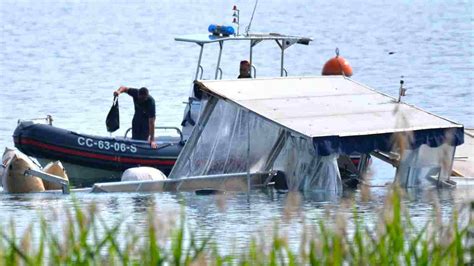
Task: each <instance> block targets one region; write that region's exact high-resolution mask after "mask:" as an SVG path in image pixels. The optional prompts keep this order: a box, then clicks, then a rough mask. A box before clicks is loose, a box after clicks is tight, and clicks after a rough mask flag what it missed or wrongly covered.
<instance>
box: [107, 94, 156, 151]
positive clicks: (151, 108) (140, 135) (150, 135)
mask: <svg viewBox="0 0 474 266" xmlns="http://www.w3.org/2000/svg"><path fill="white" fill-rule="evenodd" d="M123 92H126V93H127V94H128V95H130V96H131V97H132V98H133V104H134V105H135V114H134V115H133V120H132V139H136V140H146V141H148V142H149V143H150V146H151V147H152V148H153V149H156V147H157V145H156V142H155V99H153V97H151V95H150V94H149V93H148V89H147V88H145V87H143V88H140V89H139V90H138V89H133V88H128V87H124V86H121V87H120V88H118V90H116V91H114V96H118V95H120V94H121V93H123Z"/></svg>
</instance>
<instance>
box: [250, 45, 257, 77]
mask: <svg viewBox="0 0 474 266" xmlns="http://www.w3.org/2000/svg"><path fill="white" fill-rule="evenodd" d="M253 46H254V44H253V41H250V55H249V63H250V72H252V67H253V65H252V57H253ZM255 72H256V71H255ZM250 74H252V73H250ZM253 77H254V78H255V75H254V76H253Z"/></svg>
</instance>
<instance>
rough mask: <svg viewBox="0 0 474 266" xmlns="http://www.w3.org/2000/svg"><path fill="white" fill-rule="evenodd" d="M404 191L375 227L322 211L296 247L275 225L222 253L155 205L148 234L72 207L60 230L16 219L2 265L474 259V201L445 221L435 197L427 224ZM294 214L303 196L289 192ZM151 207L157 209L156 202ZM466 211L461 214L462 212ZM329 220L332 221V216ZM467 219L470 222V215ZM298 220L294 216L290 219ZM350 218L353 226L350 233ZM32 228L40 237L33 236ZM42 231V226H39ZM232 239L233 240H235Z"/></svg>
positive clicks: (5, 232) (1, 242) (1, 252)
mask: <svg viewBox="0 0 474 266" xmlns="http://www.w3.org/2000/svg"><path fill="white" fill-rule="evenodd" d="M402 193H403V191H402V190H400V189H399V188H396V187H393V188H391V189H390V191H389V193H388V194H387V196H386V200H385V204H384V206H383V209H382V211H381V213H380V214H379V218H378V221H377V222H376V224H375V226H373V228H369V227H368V226H367V225H366V224H365V223H364V221H363V220H362V219H361V217H359V216H358V215H357V212H356V211H354V214H353V218H352V220H350V221H349V220H347V219H346V218H343V217H342V216H337V215H336V216H335V217H332V218H329V217H323V218H321V219H319V221H316V222H312V223H310V224H309V226H307V225H306V224H305V225H304V229H303V231H302V233H301V235H300V239H299V245H298V247H297V249H296V250H295V249H294V248H293V247H290V245H289V243H288V239H287V237H286V236H285V235H284V234H282V233H281V232H279V230H278V227H279V226H278V224H277V223H275V224H274V229H273V235H267V236H265V238H266V239H260V238H261V237H259V236H253V237H252V240H251V241H250V242H249V244H248V247H247V248H246V249H244V250H243V251H242V252H239V254H223V253H222V251H220V250H219V247H218V246H217V245H216V244H215V242H214V239H213V236H212V235H208V236H206V237H204V238H202V237H201V238H199V239H197V237H196V232H195V231H193V229H192V228H187V226H186V219H185V218H186V217H184V215H183V214H182V215H181V217H179V219H178V222H175V221H173V220H168V221H165V220H163V218H158V217H157V215H156V213H155V212H154V211H149V214H148V219H147V221H146V225H145V227H144V229H143V231H142V232H135V230H133V228H126V227H125V226H124V225H123V224H122V223H121V222H117V223H115V224H113V225H112V226H110V225H108V224H107V223H105V221H103V220H102V219H101V218H100V215H99V213H98V211H97V209H96V207H95V206H94V205H90V206H87V207H79V206H78V205H77V204H76V205H75V206H74V209H73V210H71V211H66V212H65V215H66V219H65V222H61V224H60V225H59V228H56V227H55V226H54V225H51V224H50V223H48V221H47V220H46V219H45V218H44V217H40V219H39V222H38V223H36V224H35V223H31V224H30V226H29V227H28V228H27V229H26V230H25V233H24V234H23V235H22V236H17V235H16V233H15V225H14V221H12V222H11V224H10V227H9V228H0V265H348V264H350V265H465V264H469V263H473V262H474V202H467V203H465V204H463V205H462V206H461V207H460V208H459V210H454V211H453V215H452V217H451V219H450V221H449V222H447V223H443V222H442V217H441V215H440V213H439V209H437V207H436V206H437V205H436V202H434V203H433V206H434V210H433V215H432V219H431V220H430V221H428V222H427V223H426V224H425V225H424V226H422V227H421V229H420V227H419V226H417V227H416V228H418V229H416V228H415V226H414V224H413V223H412V222H411V219H410V214H409V210H407V209H406V208H405V207H404V206H403V203H402V200H401V196H402ZM287 197H288V198H287V203H288V204H290V206H289V209H290V212H297V211H295V210H296V209H298V205H299V204H300V202H299V195H296V197H294V196H292V195H291V193H290V194H289V195H287ZM150 209H152V208H150ZM461 213H462V214H467V216H466V215H460V214H461ZM326 218H327V219H329V220H326ZM466 218H467V220H466ZM290 219H291V218H290ZM348 223H353V224H354V225H355V226H354V229H353V230H351V232H349V231H348V226H347V224H348ZM33 228H38V230H37V231H36V232H35V233H36V234H38V236H39V238H38V239H39V241H32V238H33V237H32V235H33ZM35 230H36V229H35ZM230 241H231V240H230Z"/></svg>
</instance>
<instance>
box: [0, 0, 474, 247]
mask: <svg viewBox="0 0 474 266" xmlns="http://www.w3.org/2000/svg"><path fill="white" fill-rule="evenodd" d="M233 4H234V2H231V1H210V0H206V1H156V2H154V1H8V0H1V1H0V25H1V28H0V30H1V36H0V88H1V89H0V148H1V149H3V147H6V146H13V143H12V138H11V135H12V133H13V130H14V128H15V126H16V123H17V120H18V119H29V118H37V117H45V116H46V115H47V114H50V115H52V116H53V119H54V122H53V123H54V125H56V126H58V127H62V128H67V129H71V130H74V131H79V132H82V133H89V134H99V135H106V134H107V133H106V129H105V123H104V121H105V116H106V114H107V112H108V109H109V108H110V105H111V102H112V92H113V90H115V89H117V88H118V87H119V86H120V85H126V86H131V87H141V86H146V87H148V88H149V89H150V91H151V94H152V95H153V96H154V98H155V99H156V100H157V122H158V125H167V126H177V125H179V124H180V122H181V118H182V112H183V108H184V105H183V103H182V102H183V101H185V100H186V99H187V95H188V92H189V90H190V87H191V82H192V80H193V75H194V71H195V67H196V66H195V64H196V62H197V57H198V52H199V47H198V46H197V45H193V44H189V43H178V42H175V41H174V37H176V36H178V35H182V34H190V33H206V32H207V27H208V25H209V24H211V23H217V24H224V23H227V24H229V23H230V22H231V20H232V17H231V16H232V11H231V8H232V5H233ZM235 4H237V5H238V6H239V8H240V9H241V22H242V25H243V26H242V29H241V30H243V29H245V26H246V25H247V23H248V21H249V19H250V15H251V13H252V8H253V5H254V2H253V1H236V2H235ZM473 14H474V8H473V3H472V1H447V0H446V1H416V2H412V1H376V2H374V1H319V2H317V1H311V0H298V1H259V3H258V7H257V11H256V13H255V18H254V20H253V24H252V27H251V31H253V32H279V33H285V34H294V35H304V36H308V37H312V38H313V39H314V41H313V42H312V43H311V44H310V45H309V46H300V45H296V46H294V47H291V48H289V49H288V50H287V53H286V55H287V57H286V60H285V64H286V69H287V70H288V72H289V75H293V76H294V75H304V76H307V75H319V74H320V72H321V68H322V66H323V64H324V63H325V61H326V60H327V59H329V58H330V57H333V56H334V50H335V48H336V47H338V48H339V49H340V52H341V55H342V56H344V57H345V58H346V59H347V60H348V61H349V62H350V63H351V65H352V67H353V69H354V76H353V78H354V79H355V80H357V81H360V82H362V83H365V84H367V85H369V86H371V87H374V88H376V89H378V90H380V91H383V92H385V93H387V94H390V95H394V96H395V95H397V93H398V87H399V80H400V76H404V79H405V82H406V83H405V84H406V87H407V88H408V93H407V96H406V97H405V98H404V100H405V101H407V102H409V103H412V104H415V105H417V106H419V107H421V108H424V109H426V110H428V111H431V112H434V113H436V114H438V115H441V116H444V117H446V118H449V119H452V120H454V121H456V122H459V123H462V124H464V125H465V127H474V108H473V102H474V74H473V73H474V55H473V52H474V29H473V28H474V15H473ZM203 56H204V57H203V58H204V61H203V66H204V70H205V73H204V76H203V78H204V79H212V78H213V76H214V75H213V73H214V72H213V71H212V69H213V67H214V66H215V63H216V61H217V45H215V46H212V47H210V46H209V48H206V49H205V52H204V55H203ZM279 56H280V52H279V49H278V48H277V46H276V44H275V43H267V44H266V43H262V44H259V45H257V46H256V48H255V50H254V64H255V65H256V66H257V74H258V76H259V77H264V76H278V75H279V58H280V57H279ZM245 58H248V45H247V44H245V45H243V44H238V43H235V44H230V45H228V46H226V47H224V54H223V58H222V66H223V67H222V68H223V77H224V78H235V77H236V76H237V75H238V67H239V66H238V62H239V61H240V60H241V59H245ZM120 105H121V106H120V107H121V129H120V130H119V131H118V133H117V135H122V134H123V133H124V131H125V130H126V129H127V128H128V127H129V125H130V124H131V118H132V115H133V105H132V101H131V100H130V99H129V98H127V97H121V102H120ZM373 168H374V169H375V173H374V176H373V177H372V179H371V180H370V182H371V184H373V185H375V186H377V185H383V184H385V183H386V182H389V181H391V180H392V178H393V169H392V168H391V167H389V166H384V165H383V164H381V163H380V162H377V161H375V162H374V167H373ZM386 191H387V189H386V188H383V187H374V188H372V189H371V194H372V198H371V200H370V201H368V202H361V200H360V198H361V197H360V193H359V192H358V191H355V192H352V193H348V194H347V195H345V196H344V197H340V196H335V195H327V194H324V193H323V194H317V195H311V196H307V197H305V198H304V199H303V201H302V202H301V207H302V208H301V209H302V213H303V216H304V217H306V218H307V220H309V221H314V220H317V219H323V218H324V215H323V214H324V213H325V212H326V210H329V211H330V212H332V213H334V212H336V211H338V210H339V211H341V212H343V213H346V214H347V215H349V214H350V213H351V212H352V210H353V209H352V208H350V207H347V206H345V205H344V204H342V202H344V200H345V199H347V198H353V199H355V200H356V203H357V210H358V212H360V214H361V215H362V216H363V217H364V218H365V219H367V220H369V221H373V220H375V219H376V218H377V213H378V210H379V209H380V208H381V207H382V204H383V200H384V197H385V194H386ZM433 195H435V196H436V197H438V198H439V199H440V206H441V210H442V213H443V215H444V218H445V219H448V218H449V217H450V214H451V212H452V210H453V208H454V207H455V206H456V205H457V204H459V203H461V202H464V201H466V198H468V197H472V190H470V189H467V190H462V189H458V190H455V191H443V190H441V191H438V190H435V191H431V192H426V191H425V192H423V191H414V192H413V191H412V192H410V193H408V194H407V196H406V198H405V201H406V204H407V205H408V206H409V208H410V212H411V214H412V216H413V217H414V218H413V219H414V220H415V222H416V223H418V224H420V225H421V224H423V223H424V222H426V221H427V220H429V219H431V214H432V205H431V204H430V198H432V196H433ZM75 198H76V199H77V201H78V202H79V204H81V205H87V204H88V203H91V202H96V203H97V204H98V207H99V210H100V213H101V216H102V217H104V218H105V220H107V221H110V223H113V222H114V221H117V220H120V219H126V220H127V221H128V222H130V223H132V224H136V226H137V227H140V225H142V224H143V222H144V221H145V220H146V210H147V208H150V207H151V206H154V207H153V208H156V209H158V210H159V211H160V213H162V214H163V215H170V214H174V215H178V214H179V212H180V210H181V208H182V207H181V204H180V202H184V204H183V206H184V208H183V209H184V212H185V214H186V217H187V221H188V223H189V224H190V225H191V226H193V227H195V228H197V233H198V235H206V234H208V233H210V232H214V234H215V236H216V237H215V239H217V240H218V242H219V244H220V245H221V246H223V247H224V249H229V248H232V247H233V246H234V244H235V245H236V246H245V245H246V243H247V241H248V239H249V235H252V234H255V233H259V232H266V231H265V230H266V229H268V228H271V226H272V224H273V222H274V221H278V222H280V223H282V224H284V225H285V229H286V230H288V232H289V237H290V241H295V243H296V241H297V240H296V239H297V236H298V234H299V232H301V220H289V221H288V220H286V219H283V218H284V216H285V213H286V212H285V202H286V200H285V199H286V195H277V194H274V193H264V192H260V191H255V192H253V193H252V195H251V200H250V203H248V202H247V196H246V195H245V194H230V195H227V196H226V197H225V200H224V201H225V204H224V205H225V209H226V210H225V211H222V210H221V208H220V207H219V206H218V205H220V203H219V202H221V200H217V199H216V197H215V196H196V195H193V194H188V193H184V194H167V193H164V194H134V193H123V194H110V195H108V194H107V195H90V194H77V195H76V196H75ZM72 202H73V201H72V197H71V196H63V195H59V194H29V195H7V194H3V193H1V192H0V225H5V224H6V223H8V221H9V220H10V219H15V220H17V221H18V222H17V228H18V230H19V231H21V230H22V229H24V228H25V227H26V226H27V224H28V222H30V221H34V220H36V219H38V216H37V213H39V212H41V213H45V214H46V215H49V214H50V213H51V212H52V209H54V208H57V207H58V206H59V207H60V206H65V207H66V208H68V207H71V206H72ZM262 229H265V230H262Z"/></svg>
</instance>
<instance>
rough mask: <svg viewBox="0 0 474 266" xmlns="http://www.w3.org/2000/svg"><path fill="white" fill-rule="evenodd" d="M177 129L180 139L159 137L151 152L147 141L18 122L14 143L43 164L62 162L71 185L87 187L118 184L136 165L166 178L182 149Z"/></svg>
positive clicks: (29, 122) (181, 141) (181, 139)
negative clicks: (99, 183)
mask: <svg viewBox="0 0 474 266" xmlns="http://www.w3.org/2000/svg"><path fill="white" fill-rule="evenodd" d="M173 129H174V128H173ZM176 130H177V132H178V133H179V134H178V135H179V136H176V137H174V136H164V137H158V138H157V145H158V147H157V149H152V148H151V147H150V144H149V143H148V142H146V141H141V140H133V139H130V138H126V137H102V136H93V135H85V134H79V133H76V132H74V131H70V130H66V129H61V128H57V127H54V126H52V125H50V124H39V123H34V122H33V121H20V122H19V123H18V126H17V128H16V129H15V132H14V133H13V140H14V143H15V147H17V148H18V149H19V150H20V151H22V152H23V153H25V154H27V155H29V156H33V157H35V158H36V159H38V161H39V162H40V163H42V164H43V163H46V162H49V161H52V160H60V161H61V162H63V164H64V167H65V168H66V169H67V171H68V175H69V179H70V181H71V183H72V184H73V185H75V186H90V185H92V184H93V183H95V182H107V181H119V180H120V177H121V174H122V172H123V171H125V170H127V169H129V168H132V167H137V166H150V167H154V168H157V169H159V170H160V171H162V172H163V173H164V174H166V175H167V174H168V173H169V172H170V171H171V168H172V167H173V165H174V163H175V161H176V159H177V157H178V155H179V153H180V151H181V149H182V148H183V146H184V141H183V138H182V135H181V132H180V130H179V129H177V128H176Z"/></svg>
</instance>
